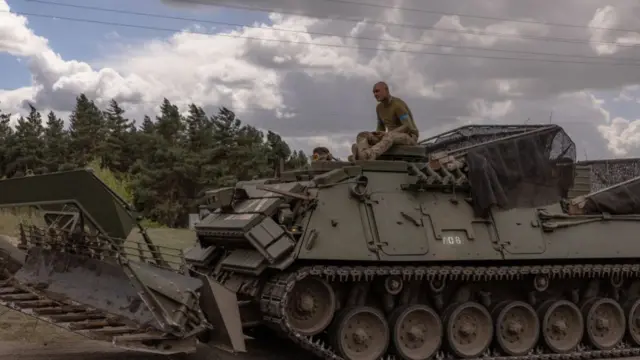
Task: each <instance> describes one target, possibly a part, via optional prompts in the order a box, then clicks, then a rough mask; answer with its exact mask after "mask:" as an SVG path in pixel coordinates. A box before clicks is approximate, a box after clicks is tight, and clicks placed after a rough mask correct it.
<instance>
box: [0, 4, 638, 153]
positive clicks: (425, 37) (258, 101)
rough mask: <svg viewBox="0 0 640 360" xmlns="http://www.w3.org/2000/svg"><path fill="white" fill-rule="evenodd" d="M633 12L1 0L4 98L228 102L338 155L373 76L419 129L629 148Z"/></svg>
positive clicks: (142, 108)
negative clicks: (478, 129) (560, 132)
mask: <svg viewBox="0 0 640 360" xmlns="http://www.w3.org/2000/svg"><path fill="white" fill-rule="evenodd" d="M65 4H66V5H67V6H62V5H65ZM88 7H98V8H100V9H101V10H100V9H89V8H88ZM251 9H253V10H251ZM132 13H135V14H132ZM639 17H640V4H639V3H637V1H635V0H563V1H555V0H491V1H483V0H448V1H446V2H445V1H441V0H438V1H436V0H387V1H382V0H235V1H230V0H136V1H125V0H111V1H108V2H105V1H98V0H84V1H80V0H37V1H34V0H0V69H2V70H1V71H0V109H2V110H4V111H7V112H11V113H12V114H15V116H18V115H19V114H23V113H24V112H25V109H26V107H27V104H28V103H31V104H33V105H34V106H35V107H36V108H37V109H39V110H41V111H43V112H44V111H49V110H53V111H55V112H57V113H59V114H60V115H61V116H67V115H68V114H69V112H70V111H71V109H72V107H73V105H74V103H75V97H76V96H77V95H78V94H80V93H85V94H86V95H87V96H89V97H90V98H92V99H94V100H95V101H96V103H97V104H98V105H99V106H106V105H107V104H108V102H109V100H111V99H116V100H117V101H119V102H120V103H121V105H122V106H123V107H124V108H125V109H126V110H127V114H128V116H129V117H130V118H132V119H137V120H141V119H142V118H143V116H144V115H145V114H147V115H151V116H153V115H155V113H156V112H157V111H158V107H159V105H160V103H161V102H162V99H163V98H167V99H169V100H170V101H171V102H173V103H175V104H176V105H178V106H180V107H181V108H182V109H183V110H186V106H187V105H188V104H189V103H196V104H198V105H200V106H202V107H203V108H205V110H207V111H208V112H209V113H214V112H215V111H216V110H217V109H218V108H219V107H221V106H226V107H228V108H230V109H231V110H233V111H235V112H236V113H237V114H238V115H239V117H240V118H241V119H242V120H243V121H244V122H246V123H249V124H251V125H254V126H256V127H258V128H260V129H263V130H272V131H275V132H277V133H279V134H281V135H282V136H283V137H284V138H285V139H286V140H287V141H288V142H289V143H290V144H291V145H292V147H293V148H294V149H301V150H305V151H306V152H307V153H309V152H310V150H311V149H312V148H313V147H315V146H319V145H321V146H327V147H329V148H330V149H331V150H332V151H333V152H334V154H336V155H338V156H341V157H346V155H347V154H348V152H349V148H350V144H351V143H352V142H353V141H354V138H355V135H356V134H357V133H358V132H360V131H365V130H373V129H374V128H375V124H376V119H375V105H376V102H375V99H374V98H373V95H372V92H371V90H372V87H373V84H374V83H375V82H377V81H380V80H383V81H386V82H387V83H388V84H389V85H390V88H391V92H392V95H394V96H398V97H400V98H402V99H403V100H405V102H407V103H408V104H409V106H410V107H411V110H412V112H413V114H414V116H415V118H416V119H415V120H416V123H417V124H418V127H419V128H420V131H421V138H426V137H429V136H432V135H435V134H437V133H440V132H443V131H446V130H449V129H452V128H455V127H458V126H462V125H466V124H474V123H477V124H522V123H529V124H532V123H549V122H552V123H556V124H559V125H561V126H562V127H563V128H564V129H565V130H566V131H567V133H568V134H569V135H570V136H571V137H572V139H573V140H574V142H575V143H576V146H577V148H578V158H579V159H584V158H588V159H591V160H593V159H598V158H613V157H635V156H640V116H638V113H639V111H638V110H640V105H639V102H640V52H639V50H640V25H637V24H640V21H638V20H639Z"/></svg>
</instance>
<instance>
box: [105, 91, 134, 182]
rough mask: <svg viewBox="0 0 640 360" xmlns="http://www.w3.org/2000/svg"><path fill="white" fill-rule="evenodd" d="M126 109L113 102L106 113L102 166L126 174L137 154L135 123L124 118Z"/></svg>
mask: <svg viewBox="0 0 640 360" xmlns="http://www.w3.org/2000/svg"><path fill="white" fill-rule="evenodd" d="M124 113H125V111H124V109H122V108H121V107H120V105H119V104H118V102H116V101H115V100H111V102H110V103H109V108H108V109H107V110H106V111H105V112H104V117H105V131H104V132H105V139H104V144H103V146H101V147H100V149H101V153H102V155H101V157H100V158H101V166H102V167H104V168H107V169H109V170H112V171H115V172H119V173H124V172H127V171H129V169H130V168H131V166H132V164H133V159H134V156H135V154H134V153H133V151H132V150H133V149H132V147H133V146H134V142H135V141H134V138H135V134H133V136H132V128H134V125H133V122H131V121H129V120H128V119H126V118H125V117H124Z"/></svg>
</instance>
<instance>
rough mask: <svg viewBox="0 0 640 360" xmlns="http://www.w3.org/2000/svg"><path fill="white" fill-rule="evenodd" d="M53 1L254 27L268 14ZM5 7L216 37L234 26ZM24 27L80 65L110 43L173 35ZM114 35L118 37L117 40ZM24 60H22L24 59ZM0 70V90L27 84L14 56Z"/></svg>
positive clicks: (130, 1) (149, 2)
mask: <svg viewBox="0 0 640 360" xmlns="http://www.w3.org/2000/svg"><path fill="white" fill-rule="evenodd" d="M56 2H60V3H65V4H72V5H84V6H92V7H100V8H108V9H113V10H125V11H132V12H137V13H148V14H157V15H162V16H172V17H181V18H193V19H200V20H205V21H220V22H225V23H237V24H245V25H251V24H253V23H254V22H256V21H258V22H266V23H270V22H269V20H268V14H267V13H264V12H255V11H244V10H238V9H229V8H222V7H217V6H211V7H202V6H199V7H193V8H189V7H186V6H179V7H177V6H176V7H174V6H167V5H165V4H163V3H162V2H161V1H160V0H110V1H108V2H107V1H80V0H64V1H58V0H56ZM7 3H8V4H9V7H10V8H11V10H12V11H15V12H25V13H34V14H42V15H47V16H51V17H54V16H64V17H68V18H77V19H89V20H96V21H101V22H108V23H113V22H115V23H124V24H133V25H142V26H149V27H157V28H168V29H175V30H180V29H184V28H188V27H192V26H193V25H194V24H200V25H201V26H203V27H205V28H207V29H211V28H212V27H215V32H223V31H229V30H233V29H238V28H239V27H233V26H224V25H216V24H212V23H207V22H200V23H199V22H197V21H190V20H174V19H165V18H155V17H151V16H139V15H131V14H121V13H115V12H106V11H96V10H87V9H78V8H72V7H66V6H56V5H48V4H42V3H36V2H29V1H27V0H7ZM27 18H28V20H29V22H28V26H29V28H30V29H31V30H32V31H33V32H34V33H35V34H36V35H40V36H43V37H45V38H47V39H48V40H49V45H50V47H51V48H52V49H53V50H54V51H55V52H57V53H59V54H60V55H61V56H62V58H63V59H65V60H79V61H85V62H89V63H91V61H92V60H93V59H96V58H99V57H101V56H102V55H103V52H104V51H105V49H111V48H112V47H111V46H110V44H112V43H118V44H120V45H121V44H126V43H139V42H144V41H146V40H150V39H153V38H167V37H169V36H171V35H172V33H171V32H169V31H160V30H150V29H137V28H129V27H123V26H116V25H104V24H95V23H83V22H75V21H68V20H62V19H53V18H46V17H34V16H27ZM116 35H117V36H116ZM25 60H26V59H25ZM0 68H1V69H2V73H3V76H2V77H1V78H0V89H15V88H19V87H22V86H27V85H30V83H31V75H30V74H29V71H28V68H27V64H26V61H22V62H19V61H17V59H16V58H15V57H14V56H11V55H8V54H4V53H0Z"/></svg>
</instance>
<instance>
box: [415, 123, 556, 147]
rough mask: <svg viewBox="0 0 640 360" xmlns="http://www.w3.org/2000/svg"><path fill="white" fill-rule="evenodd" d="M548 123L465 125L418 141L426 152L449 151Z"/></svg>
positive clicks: (534, 128)
mask: <svg viewBox="0 0 640 360" xmlns="http://www.w3.org/2000/svg"><path fill="white" fill-rule="evenodd" d="M545 126H548V125H467V126H462V127H459V128H457V129H453V130H451V131H447V132H445V133H442V134H439V135H436V136H433V137H431V138H428V139H425V140H423V141H421V142H420V144H421V145H423V146H425V147H426V149H427V152H429V153H433V152H440V151H446V152H451V151H454V150H460V149H462V148H466V147H470V146H474V145H479V144H482V143H486V142H490V141H493V140H498V139H501V138H504V137H507V136H511V135H517V134H523V133H525V132H527V131H532V130H537V129H540V128H543V127H545Z"/></svg>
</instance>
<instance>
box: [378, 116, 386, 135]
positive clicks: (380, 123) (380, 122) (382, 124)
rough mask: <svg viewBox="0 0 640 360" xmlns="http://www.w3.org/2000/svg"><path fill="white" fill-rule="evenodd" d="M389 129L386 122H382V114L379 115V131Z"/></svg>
mask: <svg viewBox="0 0 640 360" xmlns="http://www.w3.org/2000/svg"><path fill="white" fill-rule="evenodd" d="M386 129H387V127H386V126H384V123H383V122H382V119H380V115H378V126H377V127H376V131H377V132H384V131H385V130H386Z"/></svg>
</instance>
